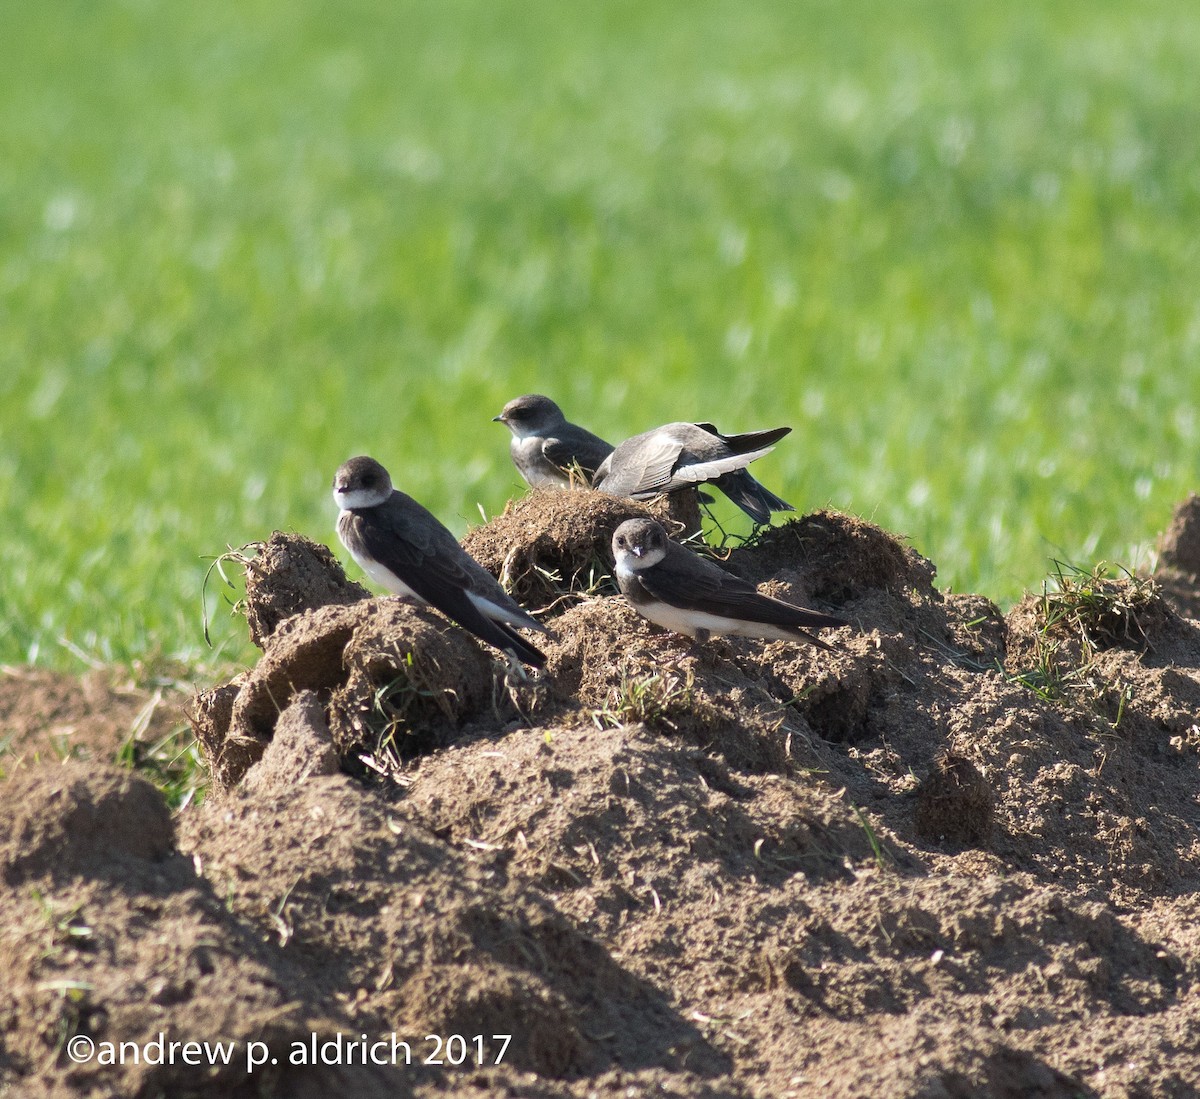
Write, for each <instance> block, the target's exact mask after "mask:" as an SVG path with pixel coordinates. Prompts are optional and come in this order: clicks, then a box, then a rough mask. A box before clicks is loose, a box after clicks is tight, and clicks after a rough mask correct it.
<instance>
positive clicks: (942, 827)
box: [914, 751, 994, 847]
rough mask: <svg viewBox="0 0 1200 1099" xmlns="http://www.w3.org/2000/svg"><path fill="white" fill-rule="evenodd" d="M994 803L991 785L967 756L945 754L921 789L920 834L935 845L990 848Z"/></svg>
mask: <svg viewBox="0 0 1200 1099" xmlns="http://www.w3.org/2000/svg"><path fill="white" fill-rule="evenodd" d="M993 802H994V798H993V797H992V787H991V784H990V783H989V782H988V780H987V779H986V778H984V777H983V775H982V774H980V772H979V768H978V767H976V766H975V764H973V763H972V762H971V761H970V760H969V759H967V758H966V757H964V756H959V755H955V754H954V753H953V752H950V751H947V752H943V753H942V754H941V755H939V756H938V757H937V759H935V760H934V764H933V770H932V771H931V772H930V773H929V774H928V775H927V776H926V777H925V779H924V780H923V781H922V782H921V785H920V786H918V787H917V811H916V816H915V819H914V823H915V825H916V828H917V834H918V835H920V836H921V837H922V839H926V840H930V841H932V842H933V843H940V842H942V841H946V842H949V843H958V844H963V845H964V846H969V847H986V846H987V843H988V840H989V839H990V838H991V835H992V812H993V810H992V806H993Z"/></svg>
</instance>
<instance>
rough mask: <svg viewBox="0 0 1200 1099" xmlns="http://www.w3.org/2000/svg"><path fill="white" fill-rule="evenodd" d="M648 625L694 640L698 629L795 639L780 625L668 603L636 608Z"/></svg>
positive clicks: (787, 639)
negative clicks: (689, 608) (645, 618)
mask: <svg viewBox="0 0 1200 1099" xmlns="http://www.w3.org/2000/svg"><path fill="white" fill-rule="evenodd" d="M638 610H639V611H641V613H642V614H644V615H645V616H646V617H647V618H648V619H650V621H651V622H653V623H654V624H655V625H656V626H662V627H663V628H664V629H668V630H673V631H674V632H675V633H681V634H685V635H686V636H687V637H695V636H696V634H697V633H698V632H699V631H700V630H705V631H707V632H708V633H710V634H714V635H716V634H728V635H731V636H733V637H757V638H761V639H763V640H765V641H795V640H796V636H795V634H793V633H789V632H788V631H787V630H785V629H784V628H783V627H781V626H772V625H769V624H767V623H765V622H747V621H746V620H744V619H740V618H726V617H725V616H724V615H719V614H709V613H708V612H706V611H691V610H682V609H681V608H679V607H672V606H671V605H670V604H669V603H644V604H641V605H640V606H639V607H638Z"/></svg>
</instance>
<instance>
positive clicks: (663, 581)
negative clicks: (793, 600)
mask: <svg viewBox="0 0 1200 1099" xmlns="http://www.w3.org/2000/svg"><path fill="white" fill-rule="evenodd" d="M681 555H686V556H681ZM669 561H670V567H669V568H652V569H646V570H644V571H643V572H640V573H638V579H639V580H640V581H641V583H642V586H643V587H644V588H645V589H646V591H648V592H649V593H650V594H651V595H652V596H654V598H656V599H661V600H662V601H663V602H664V603H670V604H671V605H672V606H675V607H681V608H683V609H685V610H695V611H704V612H706V613H708V614H715V615H721V616H722V617H726V618H746V619H750V620H752V621H755V622H769V623H771V624H772V625H778V626H812V627H818V626H844V625H845V624H846V623H845V622H844V621H843V620H842V619H840V618H835V617H833V616H832V615H828V614H821V613H820V612H819V611H810V610H806V609H805V608H803V607H795V606H792V604H790V603H784V602H782V601H781V600H779V599H772V598H771V597H770V596H768V595H763V594H761V593H760V592H759V590H758V589H757V588H756V587H755V586H754V585H753V584H751V583H749V582H748V581H746V580H743V579H742V578H741V577H739V576H734V575H733V574H732V573H729V572H726V571H725V570H724V569H722V568H720V567H718V566H717V565H714V564H713V563H712V562H711V561H707V560H705V559H704V558H701V557H697V556H696V555H695V554H693V553H692V552H691V551H690V550H686V549H684V548H683V547H680V548H679V553H678V554H677V553H672V554H671V555H670V558H669Z"/></svg>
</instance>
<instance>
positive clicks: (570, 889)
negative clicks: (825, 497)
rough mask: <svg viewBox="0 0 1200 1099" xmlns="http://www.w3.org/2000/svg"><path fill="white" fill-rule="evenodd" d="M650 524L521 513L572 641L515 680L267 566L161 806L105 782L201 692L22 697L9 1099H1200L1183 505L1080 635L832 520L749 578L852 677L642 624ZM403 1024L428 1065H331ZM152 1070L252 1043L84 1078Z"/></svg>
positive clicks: (297, 554)
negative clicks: (244, 628)
mask: <svg viewBox="0 0 1200 1099" xmlns="http://www.w3.org/2000/svg"><path fill="white" fill-rule="evenodd" d="M641 511H642V509H641V507H640V505H636V504H631V503H629V502H624V501H617V500H612V499H610V498H607V497H603V496H599V495H595V494H591V493H572V494H565V493H564V494H545V495H542V494H534V495H531V496H530V497H528V498H527V499H525V500H523V501H521V502H519V503H517V504H515V505H513V506H512V507H510V509H509V510H508V511H507V512H506V514H505V515H504V516H501V517H499V518H498V519H496V520H494V521H493V522H492V523H489V524H487V525H486V526H485V527H483V528H480V529H478V530H476V531H473V532H472V533H471V534H470V535H469V536H468V538H467V542H466V544H467V545H468V546H469V547H470V548H471V549H472V552H474V553H475V554H476V555H477V556H478V557H479V559H480V560H482V561H484V563H485V564H487V565H488V566H489V567H490V568H492V569H493V571H495V572H497V573H498V574H500V573H502V574H503V575H504V576H505V578H506V580H507V581H508V582H509V583H510V584H511V585H512V587H513V588H514V589H515V590H517V591H518V592H519V593H521V594H522V597H523V598H525V599H526V600H527V601H528V605H530V606H531V607H535V608H537V609H538V610H539V611H544V613H545V620H546V622H547V624H548V625H549V626H550V628H551V630H552V635H551V636H549V637H548V638H546V639H544V641H543V640H539V644H541V645H542V646H543V647H544V649H545V651H546V653H547V656H548V665H547V668H546V671H545V673H544V674H542V675H537V676H531V677H529V678H527V679H525V680H520V679H515V678H513V677H512V676H511V675H506V673H505V670H504V666H503V663H502V662H501V661H499V660H498V659H497V658H496V654H495V653H493V652H492V651H491V650H489V649H486V648H484V647H481V646H480V645H478V644H476V643H475V641H474V640H473V639H471V638H470V637H469V636H468V635H466V634H464V633H463V632H462V631H461V630H458V629H456V628H453V627H450V626H448V625H447V624H446V622H445V620H444V619H442V618H441V617H440V616H439V615H437V614H436V613H435V612H432V611H426V610H415V609H413V608H411V607H408V606H406V605H404V604H402V603H401V602H400V601H398V600H396V599H366V598H363V597H362V592H361V590H356V589H357V586H356V585H353V584H351V583H349V582H347V580H346V578H345V576H344V575H343V574H342V572H341V569H340V567H339V566H338V565H337V563H336V560H335V559H334V558H333V557H332V556H331V555H329V554H328V552H327V551H326V550H325V549H324V547H317V546H314V545H313V544H311V543H307V542H305V541H304V540H303V539H300V538H298V537H296V536H289V535H281V534H276V535H273V536H272V538H271V539H270V540H269V542H267V543H266V544H265V545H263V546H262V547H260V552H259V554H258V556H257V557H256V558H255V560H254V561H253V562H252V563H251V564H250V565H248V566H247V570H248V588H249V598H248V602H249V608H248V616H249V621H250V628H251V632H252V636H253V637H254V638H255V639H256V641H257V642H258V643H259V644H260V645H261V646H263V656H262V658H261V659H260V660H259V662H258V664H257V665H256V666H255V667H254V668H253V669H250V670H249V671H247V672H246V673H244V674H243V675H241V676H239V677H238V678H237V679H236V680H234V681H233V682H232V683H230V684H226V685H221V686H217V687H214V688H212V689H210V690H208V691H207V692H204V693H203V694H201V695H200V696H198V697H197V698H195V699H194V700H192V702H191V704H190V712H191V716H192V720H193V721H194V723H195V729H196V733H197V735H198V737H199V738H200V741H201V743H202V744H203V745H204V748H205V751H206V754H207V758H208V760H209V761H210V763H211V767H212V791H211V792H210V795H209V797H208V798H207V799H206V800H205V801H204V803H203V804H202V805H199V806H197V805H189V806H188V807H186V808H185V809H183V810H182V811H180V812H178V813H175V814H172V813H170V812H169V811H168V810H167V808H166V806H165V804H164V802H163V799H162V797H161V795H160V794H159V793H158V791H157V790H156V789H155V788H154V787H153V786H152V785H151V784H150V783H148V782H147V781H145V779H143V778H142V777H140V776H139V775H138V774H137V773H136V772H132V771H130V770H127V769H123V768H120V767H117V766H115V765H114V764H113V760H114V758H115V757H116V756H117V755H118V752H119V751H120V750H121V749H122V748H124V750H123V751H120V754H121V756H122V758H125V759H127V760H128V759H130V758H131V757H132V759H133V762H135V763H136V762H137V760H138V753H137V752H136V751H133V752H130V750H129V748H130V745H131V744H132V745H134V746H135V747H136V745H137V744H139V743H143V742H146V741H147V740H149V739H153V738H154V737H156V736H159V735H165V734H164V726H165V725H167V724H170V723H171V722H172V721H175V720H177V708H178V705H179V701H180V700H179V698H178V697H177V695H174V694H172V693H171V692H170V691H167V692H166V693H164V692H163V691H162V690H159V691H158V692H146V691H137V690H134V689H133V688H130V687H127V686H120V685H114V684H113V683H112V682H111V681H107V680H105V679H104V678H103V677H102V676H90V677H88V678H86V679H85V680H82V681H79V680H71V679H67V678H64V677H58V676H50V675H46V674H43V673H34V672H26V671H19V672H11V671H10V672H9V673H8V674H6V675H4V676H3V677H0V746H3V745H6V747H7V750H6V751H4V752H3V753H2V754H0V766H3V768H4V771H5V776H6V781H4V782H2V783H0V875H2V877H3V888H0V928H2V930H0V971H2V972H3V973H4V974H5V980H4V982H3V984H2V985H0V990H2V991H0V1095H6V1094H11V1095H14V1096H17V1095H19V1096H30V1097H40V1096H63V1097H66V1096H72V1097H77V1096H85V1095H86V1096H89V1097H103V1096H114V1097H116V1096H122V1097H127V1096H138V1097H142V1096H145V1097H147V1099H148V1097H150V1096H213V1097H215V1096H247V1097H249V1096H263V1095H270V1096H301V1097H303V1096H309V1095H312V1096H328V1095H330V1094H336V1095H354V1096H392V1095H401V1096H403V1095H416V1096H425V1095H428V1096H433V1095H462V1096H481V1097H482V1096H490V1095H511V1096H578V1097H583V1096H593V1095H595V1096H600V1097H612V1099H615V1097H617V1096H628V1095H639V1096H640V1095H650V1094H656V1095H657V1094H662V1095H668V1096H696V1095H698V1096H771V1097H777V1096H788V1095H794V1096H804V1097H808V1096H812V1097H817V1096H912V1097H917V1096H921V1097H942V1096H954V1097H958V1096H962V1097H966V1096H1012V1097H1017V1096H1063V1097H1066V1096H1078V1095H1099V1096H1114V1097H1115V1096H1129V1097H1133V1096H1137V1097H1141V1096H1184V1095H1194V1094H1197V1093H1198V1092H1200V1001H1198V999H1197V996H1196V994H1195V990H1194V989H1193V987H1192V983H1193V981H1195V980H1197V979H1198V978H1200V930H1198V926H1200V925H1198V921H1197V918H1198V916H1200V900H1198V898H1197V889H1198V887H1200V807H1198V805H1197V796H1198V792H1200V623H1197V622H1196V621H1193V620H1192V619H1191V618H1190V617H1186V615H1190V614H1194V613H1196V612H1195V608H1196V607H1197V606H1198V605H1200V603H1198V602H1197V599H1198V595H1200V588H1198V585H1200V581H1198V580H1197V568H1198V567H1200V554H1198V553H1197V550H1196V547H1197V545H1200V505H1197V503H1196V501H1195V498H1193V500H1191V501H1188V502H1187V503H1185V504H1184V505H1182V506H1181V509H1180V512H1179V513H1178V514H1177V516H1176V521H1175V523H1174V524H1173V525H1172V528H1171V531H1170V532H1169V533H1168V535H1167V536H1164V543H1163V553H1162V566H1161V570H1162V573H1163V579H1164V581H1165V583H1164V585H1163V587H1162V589H1161V590H1158V589H1155V588H1154V587H1153V585H1150V584H1149V583H1147V582H1146V581H1145V580H1144V579H1142V578H1130V577H1117V578H1108V579H1105V580H1103V581H1102V582H1101V581H1096V582H1095V583H1089V585H1088V591H1089V593H1094V594H1095V595H1096V596H1097V599H1096V600H1095V601H1094V602H1095V604H1096V605H1095V606H1093V605H1092V604H1088V605H1087V606H1086V607H1084V608H1083V609H1080V608H1079V607H1074V606H1073V607H1071V608H1070V609H1069V610H1068V611H1064V608H1063V605H1062V604H1061V603H1055V602H1053V601H1052V600H1051V601H1048V600H1047V599H1046V598H1045V597H1041V596H1028V597H1027V598H1026V599H1025V600H1024V601H1022V602H1021V603H1020V604H1018V606H1016V607H1015V608H1014V609H1013V610H1012V612H1011V613H1010V614H1009V615H1008V616H1007V618H1005V617H1004V616H1003V615H1002V614H1001V613H1000V612H999V611H998V610H997V608H996V607H995V606H994V605H993V604H991V603H990V602H989V601H988V600H986V599H984V598H983V597H980V596H975V595H966V596H963V595H944V594H942V593H940V592H939V591H938V590H937V589H936V588H935V587H934V585H933V579H934V569H933V566H932V565H931V564H930V563H929V562H928V561H926V560H925V559H923V558H922V557H920V556H919V555H918V554H916V553H914V552H913V551H912V550H911V549H910V548H908V547H906V546H904V545H903V544H902V543H901V542H900V541H898V540H897V539H895V538H893V537H892V536H891V535H889V534H887V533H885V532H883V531H881V530H879V529H878V528H876V527H873V526H871V525H870V524H867V523H864V522H862V521H860V520H857V519H853V518H850V517H848V516H844V515H838V514H834V513H830V512H821V513H818V514H816V515H811V516H807V517H803V518H799V519H796V520H794V521H792V522H789V523H784V524H782V525H780V526H778V527H775V528H772V529H770V530H767V531H765V532H764V533H763V534H762V536H761V537H760V538H758V539H757V540H754V541H752V542H750V543H748V544H746V545H744V546H741V547H739V548H737V549H735V550H733V551H732V552H731V553H729V554H727V555H724V556H725V557H726V561H725V564H726V567H728V568H730V569H731V570H733V571H735V572H737V573H739V574H740V575H742V576H745V577H747V578H748V579H751V580H753V581H754V582H756V583H759V584H760V585H762V586H763V588H764V590H766V591H770V592H772V593H773V594H776V595H779V596H781V597H785V598H791V599H793V600H795V601H798V602H803V603H805V604H807V605H811V606H814V607H816V608H818V609H823V610H828V611H831V612H836V613H837V614H839V615H841V616H842V617H844V618H846V619H847V620H849V621H851V622H852V623H854V626H853V628H846V629H842V630H838V631H833V632H827V633H826V634H825V635H824V636H825V637H826V638H827V639H828V640H831V641H834V642H836V646H837V649H836V652H834V653H833V654H829V653H824V652H820V651H818V650H816V649H814V648H812V647H807V646H798V645H792V644H783V643H770V644H766V643H759V642H754V641H745V640H726V639H717V640H714V641H712V642H710V643H708V644H706V645H703V646H696V645H692V644H691V643H690V642H688V641H687V640H686V639H681V638H676V637H672V636H670V635H668V634H665V633H663V632H662V631H660V630H658V629H656V628H655V627H653V626H651V625H649V624H648V623H647V622H645V621H644V620H643V619H641V618H640V617H638V616H637V615H636V614H635V613H634V612H633V611H632V609H631V608H630V607H629V606H628V605H627V604H626V603H625V602H624V600H623V599H621V598H620V597H619V596H614V595H612V594H611V586H610V585H611V582H610V581H608V580H607V578H606V576H605V572H606V570H607V568H608V566H609V559H608V557H607V548H606V547H607V540H608V538H609V536H610V535H611V530H612V528H613V527H614V526H615V525H616V523H617V522H619V521H620V519H621V518H624V517H627V515H628V514H634V513H641ZM1164 592H1165V593H1166V594H1165V595H1164V594H1163V593H1164ZM1085 612H1086V613H1085ZM393 1034H395V1035H397V1037H398V1039H401V1040H404V1041H407V1042H408V1043H409V1045H410V1047H411V1052H412V1057H413V1061H414V1063H413V1064H411V1065H408V1066H404V1065H401V1066H399V1067H393V1066H392V1065H390V1064H388V1065H383V1066H380V1065H371V1064H367V1065H364V1064H363V1063H362V1061H363V1058H362V1057H361V1056H359V1057H358V1058H357V1060H356V1063H354V1064H346V1063H345V1062H346V1060H347V1049H350V1050H352V1051H354V1052H357V1051H358V1050H359V1048H360V1046H359V1045H358V1044H356V1043H360V1036H362V1035H367V1036H369V1041H370V1042H374V1041H377V1040H378V1039H379V1038H380V1037H381V1036H382V1037H383V1038H384V1039H386V1040H390V1038H391V1036H392V1035H393ZM502 1034H511V1035H512V1038H511V1042H510V1044H509V1045H508V1047H507V1049H506V1050H505V1051H504V1057H503V1059H502V1062H501V1063H500V1064H499V1065H497V1064H495V1063H494V1062H495V1060H496V1054H497V1052H498V1051H499V1046H500V1042H501V1039H493V1037H492V1036H493V1035H502ZM159 1035H163V1036H164V1041H166V1042H167V1043H169V1042H171V1041H176V1042H188V1041H192V1042H205V1041H208V1042H210V1043H211V1042H215V1041H222V1042H233V1043H235V1046H234V1052H233V1054H232V1056H231V1061H230V1064H228V1065H224V1064H218V1065H217V1066H215V1067H202V1066H198V1065H196V1066H189V1065H187V1064H185V1063H183V1060H182V1057H183V1054H182V1049H180V1050H179V1051H177V1053H176V1055H175V1057H174V1059H173V1063H167V1064H147V1063H146V1062H145V1060H143V1061H142V1062H141V1063H139V1064H133V1063H132V1057H131V1053H129V1054H127V1056H126V1058H125V1063H124V1064H121V1065H103V1064H99V1063H97V1061H96V1060H91V1061H88V1062H87V1063H84V1064H73V1063H72V1062H71V1060H70V1059H69V1057H68V1054H67V1050H68V1044H69V1043H70V1042H71V1040H72V1039H74V1040H76V1041H79V1040H80V1039H81V1038H86V1039H91V1040H93V1041H94V1042H96V1043H99V1045H98V1047H97V1048H99V1049H103V1048H104V1046H103V1043H106V1042H109V1043H111V1042H134V1043H141V1044H144V1043H147V1042H150V1043H153V1042H154V1041H155V1040H156V1039H158V1037H159ZM339 1035H340V1036H341V1041H342V1043H343V1046H342V1049H341V1056H340V1060H341V1061H342V1063H341V1064H340V1065H320V1064H318V1065H313V1064H311V1063H307V1064H292V1063H290V1062H291V1060H292V1059H293V1058H299V1055H300V1053H305V1054H306V1057H308V1058H309V1059H310V1060H311V1053H310V1051H311V1050H312V1043H313V1042H315V1043H316V1044H317V1048H318V1049H320V1047H321V1046H322V1045H323V1044H325V1043H330V1044H329V1045H328V1046H327V1047H326V1054H327V1058H329V1059H332V1054H333V1053H335V1052H336V1048H335V1047H334V1045H333V1044H332V1043H334V1042H335V1041H336V1040H338V1036H339ZM426 1035H439V1036H442V1037H443V1038H445V1037H447V1036H449V1035H462V1036H465V1037H466V1038H467V1039H468V1040H469V1041H470V1042H471V1046H470V1049H469V1052H470V1053H471V1054H472V1055H474V1054H475V1053H477V1052H478V1051H479V1049H481V1050H482V1052H483V1054H484V1058H483V1059H484V1061H485V1062H486V1063H485V1064H484V1065H482V1066H478V1067H477V1066H476V1065H475V1064H474V1060H473V1059H472V1060H471V1061H470V1063H469V1064H468V1065H467V1066H465V1067H458V1068H454V1067H449V1066H446V1065H442V1066H438V1065H434V1064H421V1063H418V1062H420V1061H422V1060H424V1059H427V1058H428V1057H429V1056H430V1055H431V1054H433V1053H435V1052H436V1043H435V1042H434V1041H433V1040H430V1041H428V1042H427V1041H426V1040H425V1036H426ZM476 1035H482V1036H483V1037H482V1038H481V1039H480V1045H479V1047H476V1046H475V1044H474V1042H475V1036H476ZM255 1043H260V1044H257V1045H256V1044H255ZM390 1048H391V1047H390V1046H389V1047H388V1052H390ZM401 1048H402V1047H401ZM453 1048H454V1049H455V1050H456V1051H459V1052H461V1051H462V1047H461V1046H454V1047H453ZM149 1049H150V1052H151V1055H152V1056H151V1058H150V1059H151V1060H161V1059H164V1058H165V1054H163V1055H158V1054H157V1053H156V1050H155V1047H154V1046H153V1045H151V1046H150V1047H149ZM249 1053H253V1054H254V1055H255V1056H256V1057H259V1058H260V1059H261V1058H264V1057H265V1058H266V1059H267V1060H268V1061H269V1060H270V1058H272V1057H273V1058H275V1060H276V1061H277V1062H278V1063H277V1064H274V1065H271V1064H269V1063H268V1064H263V1065H256V1067H255V1070H254V1071H253V1072H249V1071H248V1070H247V1056H248V1054H249Z"/></svg>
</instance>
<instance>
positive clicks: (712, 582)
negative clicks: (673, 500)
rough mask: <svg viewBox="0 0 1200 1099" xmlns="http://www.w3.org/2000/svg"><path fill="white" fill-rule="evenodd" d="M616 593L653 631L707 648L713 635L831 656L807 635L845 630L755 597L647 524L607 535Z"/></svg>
mask: <svg viewBox="0 0 1200 1099" xmlns="http://www.w3.org/2000/svg"><path fill="white" fill-rule="evenodd" d="M612 548H613V556H614V557H615V558H616V561H617V567H616V578H617V586H618V587H619V588H620V589H621V594H622V595H624V596H625V598H626V599H628V600H629V602H630V603H632V604H633V606H634V609H635V610H637V611H639V612H640V613H641V614H642V615H644V616H645V617H646V618H648V619H650V621H651V622H653V623H654V624H655V625H656V626H663V627H665V628H666V629H668V630H674V631H675V632H676V633H682V634H687V636H688V637H694V638H695V639H696V640H697V641H707V640H708V639H709V636H710V635H712V634H732V635H733V636H735V637H758V638H762V639H763V640H766V641H808V642H810V643H811V644H813V645H816V646H817V647H818V648H821V649H830V651H832V649H831V646H829V645H827V644H826V643H825V642H824V641H822V640H821V639H820V638H819V637H815V636H814V635H813V634H811V633H808V632H807V631H808V630H809V629H822V628H826V627H828V628H831V629H832V628H833V627H835V626H848V625H849V623H848V622H845V621H843V620H842V619H840V618H834V617H833V616H832V615H828V614H820V613H818V612H817V611H808V610H805V609H804V608H803V607H796V606H793V605H792V604H791V603H784V602H783V601H782V600H780V599H772V598H771V596H769V595H763V594H761V593H760V592H759V591H758V589H757V588H756V587H755V586H754V585H753V584H751V583H748V582H747V581H745V580H742V579H741V578H740V577H737V576H734V575H733V574H732V573H728V572H726V571H725V570H724V569H722V568H720V567H718V566H717V565H715V564H714V563H713V562H712V561H709V560H708V559H707V558H704V557H700V556H698V555H697V554H695V553H693V552H692V551H691V550H689V549H686V548H685V547H683V546H681V545H679V544H678V543H677V542H672V541H671V539H670V538H668V537H667V532H666V531H665V530H664V529H663V528H662V526H661V525H660V524H659V523H656V522H655V521H654V520H653V519H627V520H626V521H625V522H624V523H622V524H621V525H620V526H619V527H617V529H616V531H615V532H614V533H613V540H612Z"/></svg>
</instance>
